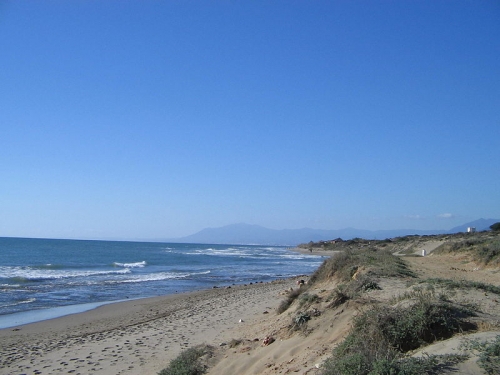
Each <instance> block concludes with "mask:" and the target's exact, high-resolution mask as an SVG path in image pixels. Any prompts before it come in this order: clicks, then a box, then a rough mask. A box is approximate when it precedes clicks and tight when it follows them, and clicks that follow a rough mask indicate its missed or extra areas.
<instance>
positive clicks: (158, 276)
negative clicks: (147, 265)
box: [106, 271, 210, 284]
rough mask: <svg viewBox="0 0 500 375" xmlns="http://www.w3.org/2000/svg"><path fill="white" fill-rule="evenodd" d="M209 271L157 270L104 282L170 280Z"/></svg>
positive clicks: (204, 273) (203, 273)
mask: <svg viewBox="0 0 500 375" xmlns="http://www.w3.org/2000/svg"><path fill="white" fill-rule="evenodd" d="M209 273H210V271H203V272H191V273H189V272H184V273H180V272H158V273H150V274H146V275H133V276H130V277H128V278H127V279H121V280H108V281H106V284H121V283H143V282H147V281H161V280H171V279H185V278H186V277H192V276H196V275H206V274H209Z"/></svg>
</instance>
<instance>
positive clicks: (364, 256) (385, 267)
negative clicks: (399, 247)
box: [309, 248, 415, 284]
mask: <svg viewBox="0 0 500 375" xmlns="http://www.w3.org/2000/svg"><path fill="white" fill-rule="evenodd" d="M360 267H364V268H365V269H367V274H368V275H372V276H383V277H408V276H409V277H414V276H415V275H414V274H413V272H412V271H411V270H410V269H409V268H408V266H407V265H406V263H405V261H404V260H403V259H401V258H400V257H397V256H395V255H393V254H392V253H391V252H389V251H386V250H377V249H375V248H369V249H362V250H357V251H352V250H346V251H344V252H342V253H337V254H335V255H333V256H332V257H331V258H329V259H327V260H325V261H324V262H323V263H322V264H321V266H320V267H319V268H318V269H317V270H316V272H314V273H313V274H312V276H311V278H310V280H309V283H310V284H313V283H315V282H320V281H324V280H329V279H331V278H333V277H335V278H337V279H338V280H340V281H349V280H350V279H351V278H352V277H353V276H354V274H355V273H356V272H357V271H358V269H359V268H360Z"/></svg>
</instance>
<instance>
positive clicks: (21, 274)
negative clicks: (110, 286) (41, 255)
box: [0, 267, 131, 281]
mask: <svg viewBox="0 0 500 375" xmlns="http://www.w3.org/2000/svg"><path fill="white" fill-rule="evenodd" d="M127 273H131V271H130V269H128V268H125V269H122V270H112V271H111V270H103V271H94V270H86V271H77V270H68V271H64V270H40V269H34V268H31V267H0V277H1V278H5V279H16V280H26V281H32V280H53V279H64V278H73V277H88V276H99V275H113V274H118V275H119V274H127Z"/></svg>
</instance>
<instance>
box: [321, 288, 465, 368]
mask: <svg viewBox="0 0 500 375" xmlns="http://www.w3.org/2000/svg"><path fill="white" fill-rule="evenodd" d="M472 314H473V313H472V312H471V311H468V310H464V309H463V308H460V307H456V306H454V305H452V304H450V303H447V302H445V301H441V300H438V299H435V298H433V297H431V295H422V296H420V297H419V298H417V300H416V301H413V303H411V304H410V305H407V306H406V307H401V306H399V307H398V306H396V307H388V306H379V307H374V308H372V309H370V310H368V311H366V312H365V313H363V314H361V315H359V316H358V317H357V318H355V319H354V322H353V327H352V329H351V331H350V333H349V334H348V336H347V337H346V338H345V340H344V341H343V342H342V343H341V344H340V345H339V346H337V347H336V348H335V349H334V350H333V352H332V356H331V357H330V358H329V359H328V360H327V361H326V362H325V363H324V365H323V367H322V370H321V371H322V372H321V374H322V375H354V374H356V375H383V374H406V375H417V374H418V375H421V374H429V373H432V371H434V370H435V369H436V368H437V367H439V366H447V365H450V364H452V363H457V362H460V361H462V360H463V359H464V357H462V356H430V357H424V358H408V357H405V353H406V352H408V351H410V350H414V349H417V348H419V347H421V346H423V345H427V344H430V343H432V342H434V341H436V340H440V339H445V338H449V337H451V336H452V335H453V334H454V333H456V332H460V331H464V330H468V329H473V328H474V326H473V325H472V324H471V323H469V322H468V321H467V320H466V318H467V317H469V316H471V315H472Z"/></svg>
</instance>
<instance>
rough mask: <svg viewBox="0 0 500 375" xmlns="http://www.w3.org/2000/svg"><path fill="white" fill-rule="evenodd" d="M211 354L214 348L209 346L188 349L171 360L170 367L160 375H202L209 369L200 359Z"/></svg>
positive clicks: (159, 374)
mask: <svg viewBox="0 0 500 375" xmlns="http://www.w3.org/2000/svg"><path fill="white" fill-rule="evenodd" d="M211 353H212V347H210V346H208V345H203V346H197V347H193V348H189V349H186V350H184V351H183V352H181V354H179V355H178V356H177V357H176V358H174V359H173V360H171V361H170V364H169V365H168V367H167V368H164V369H163V370H161V371H160V372H159V373H158V375H202V374H204V373H205V372H206V370H207V368H206V366H205V365H204V364H203V363H202V362H201V360H200V359H201V358H202V357H203V356H206V355H210V354H211Z"/></svg>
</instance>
